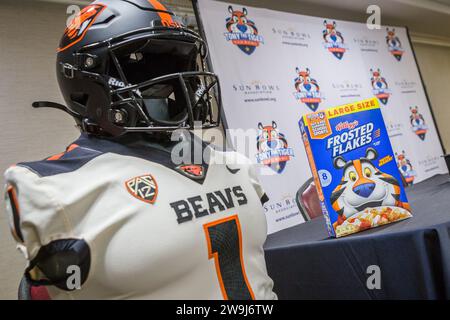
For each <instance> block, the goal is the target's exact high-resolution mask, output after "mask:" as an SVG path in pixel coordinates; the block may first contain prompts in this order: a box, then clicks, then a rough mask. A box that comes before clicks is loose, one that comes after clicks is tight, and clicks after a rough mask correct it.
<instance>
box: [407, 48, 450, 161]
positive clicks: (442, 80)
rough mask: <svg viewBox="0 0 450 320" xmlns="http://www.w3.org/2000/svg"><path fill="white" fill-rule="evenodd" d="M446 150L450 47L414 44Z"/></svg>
mask: <svg viewBox="0 0 450 320" xmlns="http://www.w3.org/2000/svg"><path fill="white" fill-rule="evenodd" d="M413 47H414V50H415V52H416V56H417V61H418V64H419V68H420V70H421V72H422V77H423V80H424V82H425V87H426V90H427V92H428V95H429V97H430V103H431V107H432V108H433V112H434V115H435V119H436V122H437V126H438V129H439V131H440V133H441V139H442V141H443V144H444V148H445V150H446V151H447V152H448V153H449V152H450V125H449V123H450V47H443V46H433V45H425V44H413Z"/></svg>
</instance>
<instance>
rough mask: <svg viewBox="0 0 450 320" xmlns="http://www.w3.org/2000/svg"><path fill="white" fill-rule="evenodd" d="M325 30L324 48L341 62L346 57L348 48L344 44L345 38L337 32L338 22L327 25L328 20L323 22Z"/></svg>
mask: <svg viewBox="0 0 450 320" xmlns="http://www.w3.org/2000/svg"><path fill="white" fill-rule="evenodd" d="M323 25H324V26H325V30H323V40H325V43H324V46H325V48H326V49H328V51H330V52H331V53H332V54H333V55H334V56H335V57H336V58H338V59H339V60H341V59H342V57H343V56H344V53H345V51H346V50H347V47H346V46H345V44H344V37H343V36H342V33H340V32H339V31H337V30H336V21H333V23H327V20H324V21H323Z"/></svg>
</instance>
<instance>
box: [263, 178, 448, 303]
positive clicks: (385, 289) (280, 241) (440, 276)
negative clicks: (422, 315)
mask: <svg viewBox="0 0 450 320" xmlns="http://www.w3.org/2000/svg"><path fill="white" fill-rule="evenodd" d="M407 195H408V200H409V202H410V204H411V207H412V213H413V215H414V217H413V218H410V219H407V220H404V221H400V222H396V223H394V224H390V225H386V226H382V227H378V228H375V229H371V230H368V231H364V232H360V233H357V234H354V235H351V236H348V237H344V238H340V239H331V238H329V237H328V234H327V232H326V227H325V221H324V219H323V218H322V217H321V218H318V219H315V220H312V221H309V222H306V223H304V224H301V225H298V226H295V227H291V228H289V229H286V230H283V231H280V232H277V233H274V234H272V235H269V237H268V239H267V242H266V244H265V252H266V262H267V268H268V272H269V275H270V276H271V277H272V279H273V280H274V283H275V287H274V290H275V292H276V293H277V294H278V297H279V298H280V299H450V177H449V176H448V175H440V176H435V177H433V178H431V179H428V180H426V181H423V182H421V183H418V184H416V185H414V186H412V187H410V188H408V189H407ZM370 265H377V266H379V267H380V271H381V289H372V290H370V289H368V288H367V285H366V283H367V279H368V277H369V276H370V274H368V273H367V268H368V266H370Z"/></svg>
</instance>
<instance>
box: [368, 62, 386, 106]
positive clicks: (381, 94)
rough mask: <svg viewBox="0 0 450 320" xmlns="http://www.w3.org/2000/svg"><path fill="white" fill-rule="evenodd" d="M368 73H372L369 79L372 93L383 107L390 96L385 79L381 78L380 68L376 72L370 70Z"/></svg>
mask: <svg viewBox="0 0 450 320" xmlns="http://www.w3.org/2000/svg"><path fill="white" fill-rule="evenodd" d="M370 73H372V78H370V82H371V83H372V92H373V94H374V95H375V96H376V97H377V98H378V100H380V102H381V103H382V104H384V105H385V104H386V103H387V102H388V100H389V97H390V95H391V94H390V90H389V88H388V84H387V82H386V79H385V78H383V77H382V76H381V71H380V68H378V69H377V70H373V69H370Z"/></svg>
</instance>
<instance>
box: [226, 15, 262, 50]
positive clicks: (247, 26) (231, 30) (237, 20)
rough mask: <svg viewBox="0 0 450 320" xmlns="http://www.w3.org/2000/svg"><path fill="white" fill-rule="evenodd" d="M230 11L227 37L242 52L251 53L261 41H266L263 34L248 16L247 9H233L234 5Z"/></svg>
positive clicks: (227, 20) (227, 22)
mask: <svg viewBox="0 0 450 320" xmlns="http://www.w3.org/2000/svg"><path fill="white" fill-rule="evenodd" d="M228 11H229V12H230V14H231V17H228V18H227V19H226V20H225V21H226V28H227V30H228V32H226V33H225V34H224V35H225V38H226V40H227V41H231V43H232V44H234V45H236V46H237V47H238V48H239V49H241V50H242V52H245V53H246V54H248V55H250V54H252V53H253V52H254V51H255V49H256V47H258V46H259V44H260V43H264V39H263V37H262V36H260V35H259V34H258V29H257V28H256V25H255V23H254V22H253V21H251V20H249V19H248V18H247V13H248V12H247V9H246V8H242V11H239V10H233V7H232V6H229V7H228Z"/></svg>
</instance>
